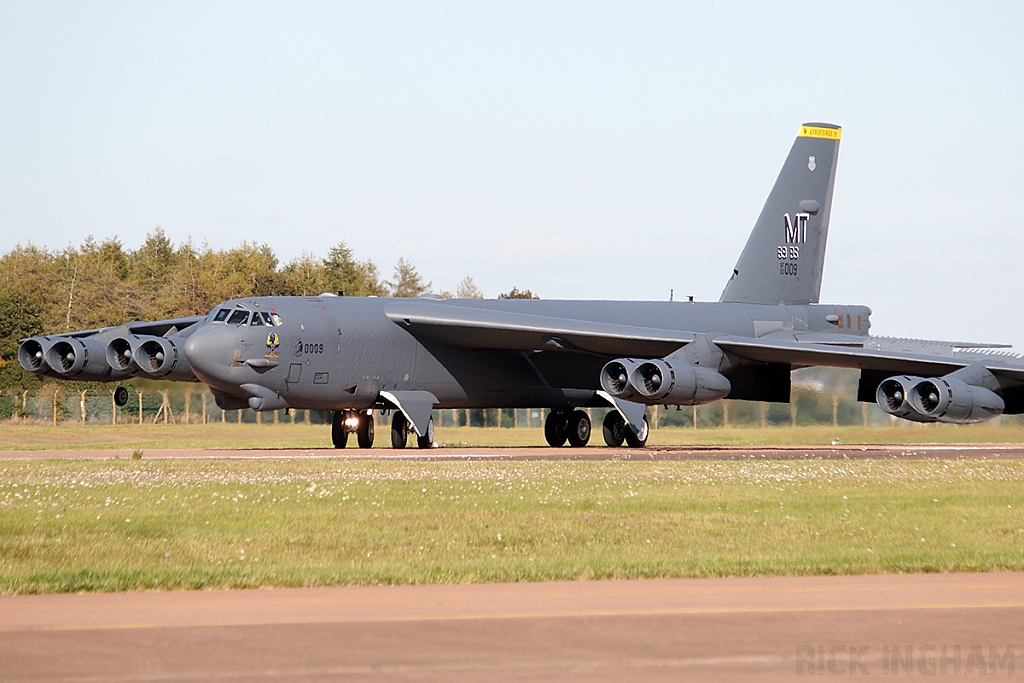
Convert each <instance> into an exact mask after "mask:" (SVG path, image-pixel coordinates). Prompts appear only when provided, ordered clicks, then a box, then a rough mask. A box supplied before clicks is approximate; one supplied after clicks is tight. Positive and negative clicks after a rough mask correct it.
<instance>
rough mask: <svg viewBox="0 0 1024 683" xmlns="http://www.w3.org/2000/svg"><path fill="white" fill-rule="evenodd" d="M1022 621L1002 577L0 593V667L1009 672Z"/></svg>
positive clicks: (209, 672)
mask: <svg viewBox="0 0 1024 683" xmlns="http://www.w3.org/2000/svg"><path fill="white" fill-rule="evenodd" d="M1022 617H1024V574H1010V573H1005V574H928V575H910V576H852V577H806V578H749V579H689V580H688V579H679V580H650V581H603V582H596V581H594V582H573V583H546V584H484V585H462V586H398V587H359V588H328V589H297V590H296V589H286V590H263V591H222V592H179V593H129V594H99V595H97V594H89V595H48V596H13V597H2V598H0V679H2V680H4V681H225V680H227V681H234V680H246V681H251V680H283V681H384V680H397V681H523V680H528V681H588V682H592V681H624V680H636V681H680V680H716V681H723V680H732V681H776V680H804V679H805V678H806V676H808V675H821V674H824V675H829V674H832V675H834V676H840V677H842V678H849V677H851V675H852V676H854V677H856V679H857V680H864V679H873V678H890V677H892V676H893V675H894V674H895V675H900V676H908V675H909V676H912V677H917V676H926V677H928V678H931V679H943V678H956V679H962V678H964V677H965V676H966V677H968V678H971V677H976V676H979V675H981V676H984V678H986V679H987V678H990V677H992V676H993V674H994V675H995V677H996V678H1007V677H1018V676H1021V675H1024V658H1022V656H1024V628H1022V627H1021V621H1022ZM982 669H983V670H984V671H982ZM932 673H933V675H929V674H932Z"/></svg>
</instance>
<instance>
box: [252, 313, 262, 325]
mask: <svg viewBox="0 0 1024 683" xmlns="http://www.w3.org/2000/svg"><path fill="white" fill-rule="evenodd" d="M249 324H250V325H252V326H253V327H258V326H260V325H262V324H263V318H261V317H260V312H259V311H256V312H255V313H253V314H252V322H251V323H249Z"/></svg>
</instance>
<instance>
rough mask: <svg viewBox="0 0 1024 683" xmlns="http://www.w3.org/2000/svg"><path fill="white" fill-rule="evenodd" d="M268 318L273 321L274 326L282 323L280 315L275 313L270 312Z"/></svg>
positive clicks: (279, 325)
mask: <svg viewBox="0 0 1024 683" xmlns="http://www.w3.org/2000/svg"><path fill="white" fill-rule="evenodd" d="M263 315H266V313H264V314H263ZM270 319H271V320H273V321H274V327H281V325H284V320H282V319H281V316H279V315H278V314H277V313H271V314H270Z"/></svg>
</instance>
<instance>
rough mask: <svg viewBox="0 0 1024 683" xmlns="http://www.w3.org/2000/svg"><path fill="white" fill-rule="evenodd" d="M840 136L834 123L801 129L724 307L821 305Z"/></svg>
mask: <svg viewBox="0 0 1024 683" xmlns="http://www.w3.org/2000/svg"><path fill="white" fill-rule="evenodd" d="M841 133H842V129H841V128H840V127H839V126H836V125H833V124H831V123H805V124H804V125H803V126H801V128H800V133H799V135H797V138H796V142H794V143H793V147H792V149H790V150H789V156H788V157H787V158H786V163H785V164H784V165H783V166H782V171H781V172H780V173H779V177H778V179H777V180H776V181H775V187H773V188H772V192H771V194H770V195H768V201H766V202H765V203H764V208H763V209H761V215H760V216H759V217H758V219H757V223H756V224H755V225H754V230H753V232H751V233H750V237H749V238H748V239H747V245H746V246H745V247H743V253H741V254H740V259H739V261H737V263H736V268H735V269H733V272H732V278H730V279H729V282H728V283H727V284H726V285H725V291H723V292H722V298H721V300H722V301H730V302H743V303H753V304H780V303H784V304H794V305H796V304H808V303H817V302H818V297H819V295H820V294H821V273H822V269H823V267H824V264H825V241H826V239H827V237H828V218H829V213H830V212H831V211H832V188H833V186H834V184H835V178H836V161H837V159H838V158H839V138H840V135H841Z"/></svg>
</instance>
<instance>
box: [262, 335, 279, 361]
mask: <svg viewBox="0 0 1024 683" xmlns="http://www.w3.org/2000/svg"><path fill="white" fill-rule="evenodd" d="M280 345H281V339H280V337H278V336H277V332H271V333H270V334H268V335H267V355H265V356H264V358H277V347H278V346H280Z"/></svg>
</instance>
